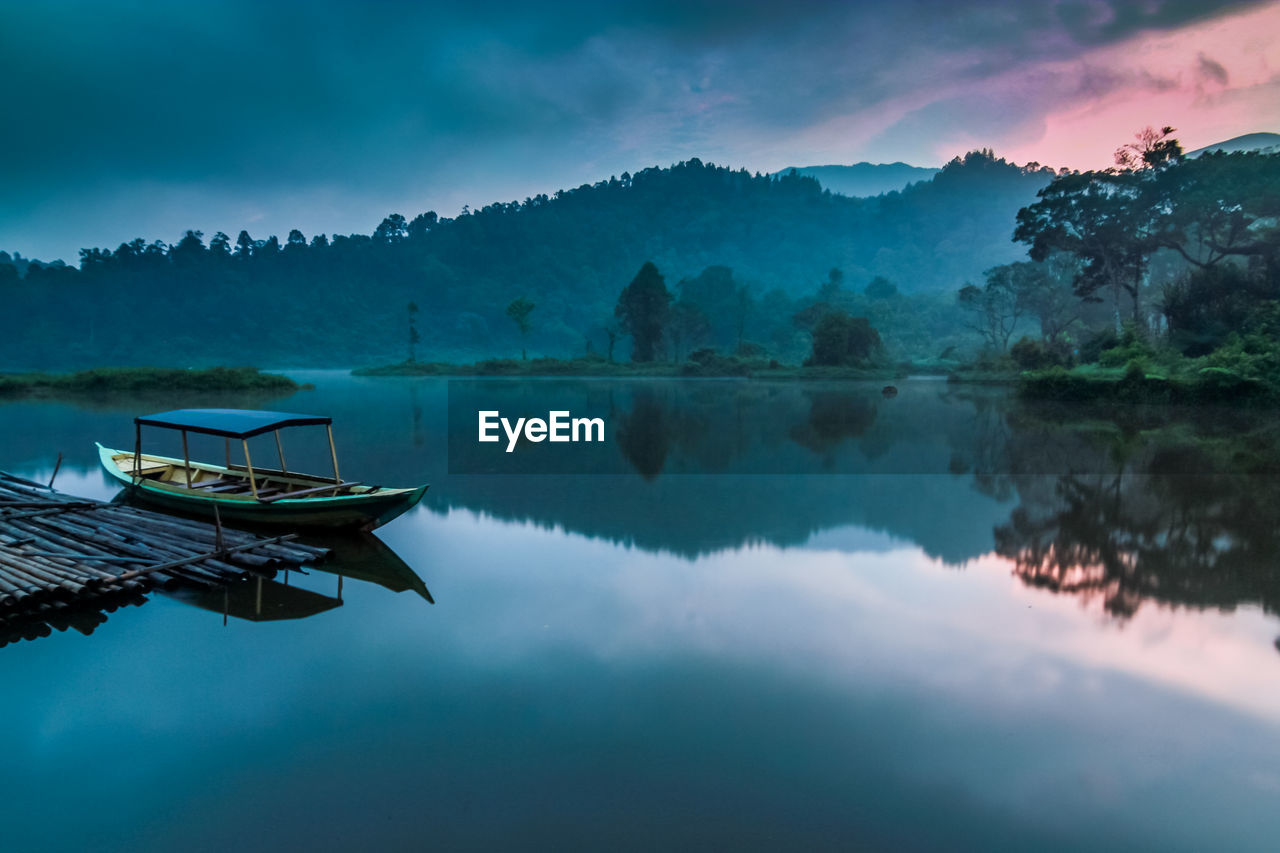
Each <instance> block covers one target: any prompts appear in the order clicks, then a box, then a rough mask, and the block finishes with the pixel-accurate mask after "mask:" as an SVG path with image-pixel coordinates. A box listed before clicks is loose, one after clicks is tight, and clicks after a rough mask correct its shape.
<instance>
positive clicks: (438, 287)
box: [0, 152, 1051, 369]
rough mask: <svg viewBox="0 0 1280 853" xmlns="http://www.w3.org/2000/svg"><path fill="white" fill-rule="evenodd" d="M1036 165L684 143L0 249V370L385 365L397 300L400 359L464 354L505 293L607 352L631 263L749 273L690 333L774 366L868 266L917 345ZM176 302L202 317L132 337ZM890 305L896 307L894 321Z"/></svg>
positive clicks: (501, 322)
mask: <svg viewBox="0 0 1280 853" xmlns="http://www.w3.org/2000/svg"><path fill="white" fill-rule="evenodd" d="M1050 177H1051V175H1050V174H1049V173H1047V172H1045V171H1043V170H1024V169H1021V168H1019V167H1017V166H1013V165H1011V164H1009V163H1006V162H1004V161H1003V160H1000V159H998V158H996V157H994V156H993V155H991V154H990V153H989V152H976V153H973V154H971V155H967V156H966V157H965V158H963V159H960V158H957V159H956V160H955V161H953V162H951V163H948V164H947V166H946V167H945V168H944V169H943V170H942V171H941V172H940V173H939V174H938V175H937V176H936V177H935V178H934V180H932V181H926V182H922V183H919V184H915V185H913V186H911V187H910V188H908V189H906V190H903V191H902V192H898V193H888V194H886V195H884V196H880V197H876V198H866V199H860V198H847V197H844V196H839V195H833V194H830V193H827V192H825V191H824V190H823V188H822V187H821V186H820V185H819V184H818V183H817V182H816V181H814V180H812V179H810V178H805V177H802V176H794V177H793V176H781V177H777V178H774V177H770V176H767V175H753V174H750V173H748V172H747V171H745V170H732V169H727V168H724V167H719V166H713V165H711V164H706V163H703V162H701V161H698V160H691V161H688V162H685V163H679V164H676V165H675V166H672V167H669V168H649V169H644V170H642V171H640V172H638V173H636V174H624V175H622V176H620V177H617V178H610V179H608V180H604V181H599V182H597V183H595V184H592V185H589V186H588V185H584V186H582V187H578V188H574V189H566V190H564V191H561V192H558V193H555V194H554V195H551V196H546V195H539V196H536V197H533V198H529V199H526V200H524V201H523V202H503V203H496V204H491V205H488V206H485V207H482V208H478V209H476V210H474V211H470V212H469V213H468V214H467V215H462V216H457V217H453V218H447V217H445V218H441V217H438V216H436V214H434V213H431V212H428V213H425V214H422V215H419V216H416V217H412V218H408V217H400V216H395V215H393V216H389V217H387V218H386V219H385V220H384V221H383V222H382V223H379V224H378V226H377V228H376V229H374V233H373V234H371V235H369V234H366V235H361V234H352V235H330V236H326V235H316V236H315V237H314V238H312V239H310V240H309V241H308V240H307V239H306V238H305V237H304V236H303V235H302V234H301V233H297V234H290V235H289V236H288V238H287V239H286V240H285V241H284V244H283V245H281V241H280V240H278V239H273V238H267V239H260V238H255V237H254V236H252V235H250V234H248V233H247V232H239V234H238V236H236V234H237V232H232V234H231V236H228V235H226V234H218V235H215V236H214V237H213V239H211V240H209V241H208V242H207V244H206V243H205V242H204V241H203V239H202V237H200V236H199V235H198V233H197V232H192V234H191V235H190V236H189V237H188V236H185V235H184V236H183V237H182V238H181V240H179V242H178V244H177V245H175V246H169V245H167V244H165V243H160V242H156V241H151V242H149V241H147V240H143V239H138V240H134V241H131V242H128V243H124V244H122V245H120V246H119V247H117V248H116V249H114V250H111V249H105V248H92V249H86V250H85V251H84V252H83V253H82V255H81V259H80V267H79V268H78V269H77V268H75V267H67V266H59V265H57V264H45V265H41V264H34V263H31V264H28V263H27V262H26V261H25V259H15V258H13V257H12V256H10V262H8V263H6V262H4V260H3V259H0V298H3V300H4V304H5V307H6V310H5V311H4V312H0V365H9V366H13V367H29V368H45V369H48V368H53V367H71V366H79V365H91V364H102V363H116V364H126V363H134V364H145V363H181V364H198V365H214V364H219V363H228V362H233V363H234V362H240V361H243V360H246V359H252V360H253V361H255V362H258V363H289V364H299V363H303V362H305V363H309V364H324V365H341V364H353V363H356V364H358V363H368V362H370V361H379V360H382V361H391V360H397V359H403V358H404V349H405V337H404V333H403V332H400V333H399V334H397V333H395V332H394V331H393V332H392V333H391V334H388V330H395V329H404V326H403V325H402V324H403V323H404V319H403V318H404V315H403V314H402V313H400V312H401V311H402V310H403V307H402V306H404V305H406V304H407V303H408V302H409V301H414V302H416V303H417V304H418V305H419V306H420V307H421V309H422V311H421V313H420V314H419V315H418V317H417V328H418V331H419V333H420V335H421V340H422V341H423V342H424V343H425V346H419V347H418V350H419V351H418V352H417V353H416V355H417V357H425V358H428V359H435V360H438V359H452V360H463V359H465V360H471V359H475V358H480V357H483V356H486V355H492V354H494V353H495V350H497V349H498V348H499V347H500V346H501V343H502V340H503V336H502V335H501V334H498V333H496V330H499V329H501V328H502V327H504V326H506V327H507V328H511V327H510V326H508V325H507V324H509V323H510V322H511V321H510V320H509V319H508V318H507V317H506V316H505V313H504V308H505V307H506V305H507V304H508V303H509V302H510V300H511V297H512V294H513V292H515V293H521V294H523V295H524V297H525V298H527V299H529V300H530V301H532V302H534V303H536V304H537V305H538V314H537V315H536V316H537V317H538V319H539V322H538V323H537V327H536V328H533V329H531V330H530V331H529V334H528V343H529V344H530V345H536V346H538V347H540V348H542V349H543V350H544V351H546V352H549V353H556V354H560V355H567V354H569V353H576V352H579V351H580V350H581V347H582V342H583V340H584V338H585V337H587V336H591V337H592V338H593V339H594V340H596V341H597V343H598V346H597V348H598V349H599V350H600V351H602V352H603V351H605V350H606V342H605V337H606V336H605V333H604V330H603V328H602V327H603V326H604V325H605V321H606V320H607V319H608V318H609V317H610V316H611V314H612V311H613V308H614V302H615V300H616V298H617V294H618V290H619V288H620V287H621V286H622V285H623V284H625V283H626V282H627V281H628V280H629V278H630V277H631V276H632V275H634V273H635V270H636V269H638V268H639V267H640V265H641V264H642V263H643V262H644V261H645V260H652V261H653V262H654V263H655V264H657V265H658V266H659V267H661V268H662V269H663V270H664V271H667V272H668V278H669V279H670V280H671V281H673V282H675V281H680V280H681V279H685V278H696V277H698V276H699V275H700V274H701V273H700V271H705V270H706V269H707V268H708V267H715V266H721V267H724V268H729V269H732V270H733V280H734V286H735V294H734V295H735V297H736V295H737V293H738V292H740V291H741V290H742V289H743V288H746V289H747V290H748V291H749V293H750V295H751V297H752V299H753V300H754V301H753V302H752V307H751V308H750V310H749V311H748V312H747V315H746V321H745V323H740V322H739V318H738V311H737V308H736V307H734V306H733V305H731V304H729V303H726V305H725V308H723V309H714V310H713V309H712V308H710V307H709V306H707V305H703V304H700V303H699V302H698V300H697V299H693V297H691V301H693V302H694V304H696V305H699V307H700V308H701V309H702V310H703V312H704V313H706V314H707V317H708V319H709V322H710V326H711V340H710V341H708V343H712V344H714V345H716V346H719V347H720V348H721V349H722V350H724V351H728V352H731V351H733V350H734V349H735V348H736V346H737V345H738V344H739V343H740V342H741V341H743V340H754V341H757V342H759V343H761V344H762V345H764V346H766V347H767V348H768V349H769V351H770V353H771V354H772V355H773V356H775V357H777V358H780V359H782V360H784V361H785V360H789V359H790V360H799V359H800V358H802V357H803V356H804V354H805V353H806V352H807V351H808V348H809V341H808V338H807V336H806V334H805V333H804V332H803V330H797V329H795V328H794V327H793V326H792V325H791V324H790V317H791V315H792V314H794V313H795V311H796V310H799V308H800V307H802V306H798V305H796V304H795V303H796V302H797V301H800V300H802V299H804V298H806V297H805V294H808V293H811V292H812V291H813V289H814V284H813V283H814V282H815V281H816V280H819V279H820V278H822V277H823V276H825V274H826V272H827V270H829V269H831V268H832V267H833V266H838V267H839V268H841V269H843V270H844V271H845V274H846V276H847V277H848V278H849V279H850V280H855V279H856V280H858V281H868V280H870V279H871V278H873V277H874V276H877V275H880V276H884V277H886V278H888V279H891V280H892V281H894V282H896V283H897V286H898V288H899V290H900V291H901V292H902V294H903V296H904V297H920V298H921V299H923V300H924V301H925V302H926V303H927V304H928V305H929V310H928V312H927V314H926V315H925V316H912V310H911V306H906V307H901V308H899V307H896V306H894V305H892V304H891V303H894V302H897V301H899V300H884V302H885V306H884V308H883V311H884V315H885V316H884V317H876V319H875V320H874V322H875V323H876V324H877V328H879V329H880V331H881V333H882V334H883V335H884V336H885V340H886V345H887V346H890V347H891V348H892V349H893V350H894V352H895V353H900V354H903V355H906V354H907V353H908V352H909V353H910V354H911V355H921V356H923V355H925V354H932V353H933V352H936V351H937V349H938V348H937V347H935V346H934V345H933V343H934V341H935V340H936V339H937V338H938V336H939V334H941V335H943V336H945V337H948V338H955V339H956V340H958V339H959V337H958V323H957V321H956V319H955V317H954V315H953V313H951V312H949V311H948V310H946V306H942V307H938V306H936V305H934V303H933V302H932V300H933V299H934V297H933V294H936V293H938V292H941V291H943V290H949V289H950V288H952V287H953V286H954V282H957V281H963V280H964V279H965V278H966V277H971V276H974V275H976V274H977V273H978V272H980V271H981V270H982V269H984V268H986V267H987V266H990V265H991V264H992V263H1001V262H1004V261H1012V260H1015V259H1016V257H1017V254H1018V251H1019V250H1018V248H1017V247H1016V246H1014V245H1012V244H1010V243H1009V241H1008V227H1009V222H1010V221H1011V219H1012V216H1013V214H1014V213H1015V212H1016V211H1017V209H1018V208H1019V207H1021V206H1023V205H1025V204H1027V203H1028V202H1029V201H1031V200H1032V199H1033V198H1034V196H1035V192H1036V190H1037V189H1039V188H1040V187H1042V186H1043V185H1044V184H1045V183H1046V182H1047V181H1048V180H1049V178H1050ZM406 219H408V221H407V222H406V221H405V220H406ZM179 247H181V248H179ZM10 271H12V272H10ZM672 276H674V278H673V277H672ZM771 293H772V294H774V297H773V300H774V301H773V302H772V303H770V302H768V301H767V300H766V297H767V296H768V295H769V294H771ZM108 294H109V295H110V298H107V295H108ZM855 295H856V297H857V298H859V299H861V298H862V296H863V295H862V294H861V293H860V292H859V293H857V294H855ZM779 296H780V297H781V299H782V300H785V301H786V302H787V303H788V304H787V305H785V306H780V305H778V304H777V297H779ZM916 307H918V306H916ZM757 309H758V310H757ZM778 309H781V310H778ZM856 313H859V314H865V315H866V316H869V317H870V316H874V315H872V314H871V313H870V312H869V311H867V310H865V309H862V308H859V309H858V310H857V312H856ZM890 314H892V316H890ZM177 316H182V317H199V318H201V320H202V321H203V322H206V323H208V324H209V326H202V325H194V326H191V327H190V328H189V329H188V328H186V327H182V326H178V327H175V328H174V329H171V330H167V331H166V333H165V334H163V335H161V334H140V333H139V327H140V324H143V325H146V324H154V323H155V322H157V321H158V320H160V319H161V318H172V317H177ZM887 321H892V322H893V323H898V322H899V321H900V322H901V329H902V331H901V333H899V332H897V331H895V329H893V328H891V327H890V325H889V324H888V322H887ZM212 326H216V327H217V333H216V334H211V333H209V332H208V328H210V327H212ZM282 326H285V327H287V330H288V334H281V328H282ZM739 326H744V328H741V329H739ZM740 332H741V333H740Z"/></svg>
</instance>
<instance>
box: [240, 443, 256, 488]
mask: <svg viewBox="0 0 1280 853" xmlns="http://www.w3.org/2000/svg"><path fill="white" fill-rule="evenodd" d="M240 443H241V444H243V445H244V467H246V468H248V469H249V491H251V492H253V499H254V500H255V501H256V500H257V499H258V481H257V480H255V479H253V460H252V459H250V458H249V439H247V438H242V439H240Z"/></svg>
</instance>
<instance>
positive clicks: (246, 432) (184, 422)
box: [133, 409, 333, 439]
mask: <svg viewBox="0 0 1280 853" xmlns="http://www.w3.org/2000/svg"><path fill="white" fill-rule="evenodd" d="M133 422H134V423H135V424H137V425H138V426H140V427H141V426H158V427H167V428H169V429H181V430H186V431H187V432H198V433H204V434H206V435H221V436H224V437H226V438H240V439H245V438H252V437H253V436H255V435H262V434H263V433H264V432H273V431H275V430H278V429H282V428H284V427H291V426H328V425H329V424H331V423H333V419H332V418H325V417H321V416H319V415H299V414H294V413H291V412H264V411H258V410H254V409H174V410H173V411H172V412H160V413H158V414H154V415H143V416H141V417H137V418H134V419H133Z"/></svg>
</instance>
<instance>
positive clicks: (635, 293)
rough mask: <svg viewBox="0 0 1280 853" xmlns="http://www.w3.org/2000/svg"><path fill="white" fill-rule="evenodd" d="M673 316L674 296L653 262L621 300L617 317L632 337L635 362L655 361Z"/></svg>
mask: <svg viewBox="0 0 1280 853" xmlns="http://www.w3.org/2000/svg"><path fill="white" fill-rule="evenodd" d="M670 312H671V292H670V291H668V290H667V285H666V282H665V281H664V280H663V278H662V273H660V272H658V268H657V267H656V266H654V264H653V262H652V261H645V262H644V266H642V267H640V271H639V272H638V273H636V277H635V278H633V279H632V280H631V283H630V284H628V285H627V286H626V287H625V288H623V290H622V293H621V294H620V295H619V296H618V304H617V306H615V308H614V310H613V313H614V316H615V317H616V318H617V319H618V322H619V323H620V324H621V326H622V329H623V331H625V332H626V333H627V334H629V335H631V360H632V361H653V360H654V357H655V355H656V353H657V348H658V346H659V345H660V344H661V342H662V334H663V331H664V330H665V329H666V327H667V320H668V318H669V316H670Z"/></svg>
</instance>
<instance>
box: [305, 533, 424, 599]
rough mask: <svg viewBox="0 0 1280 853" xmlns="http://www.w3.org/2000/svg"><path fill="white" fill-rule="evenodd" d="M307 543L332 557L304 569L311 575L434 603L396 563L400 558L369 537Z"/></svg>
mask: <svg viewBox="0 0 1280 853" xmlns="http://www.w3.org/2000/svg"><path fill="white" fill-rule="evenodd" d="M308 542H310V543H311V544H314V545H321V546H323V547H325V548H328V549H330V551H332V556H331V557H330V558H329V559H328V560H326V561H325V562H323V563H318V564H315V565H312V566H308V568H309V569H311V570H313V571H319V572H327V573H328V574H331V575H337V576H338V578H339V579H340V580H341V579H342V578H351V579H353V580H358V581H365V582H366V583H376V584H377V585H378V586H381V587H384V588H385V589H389V590H391V591H392V592H404V591H406V590H410V589H411V590H413V591H414V592H416V593H417V594H418V595H420V596H422V597H423V598H425V599H426V600H427V601H429V602H431V603H432V604H435V603H436V600H435V599H434V598H432V597H431V592H430V591H429V590H428V589H427V585H426V584H425V583H423V582H422V578H420V577H418V573H417V572H415V571H414V570H413V569H411V568H410V567H409V564H408V563H406V562H405V561H404V560H402V559H400V555H399V554H397V553H396V552H395V551H393V550H391V548H390V547H388V546H387V544H386V543H385V542H383V541H382V540H381V539H379V538H378V537H376V536H374V535H372V534H369V535H366V536H329V537H323V538H316V537H312V538H310V539H308ZM339 597H341V587H339Z"/></svg>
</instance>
